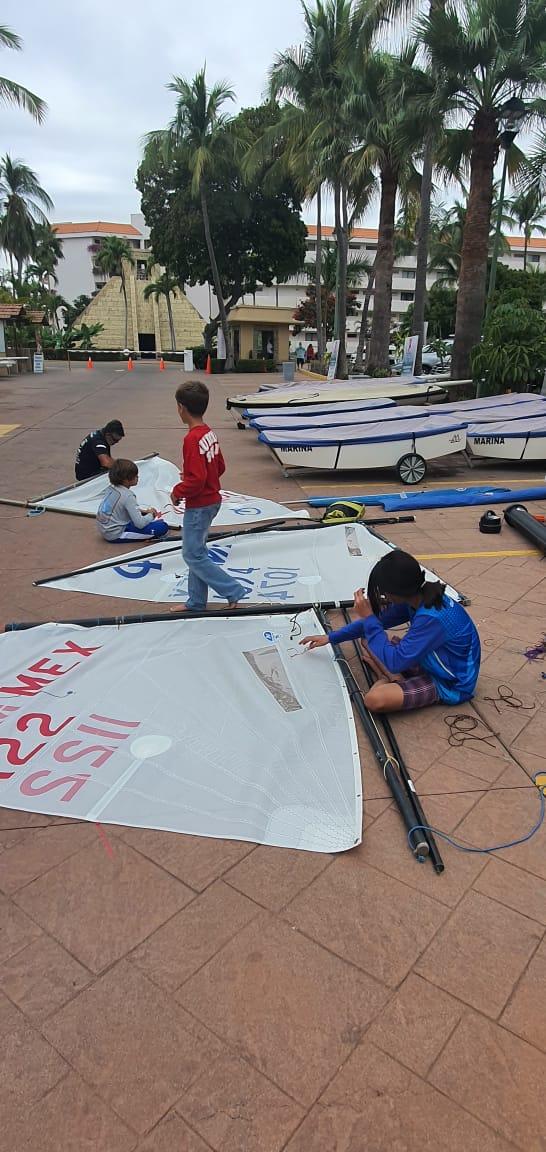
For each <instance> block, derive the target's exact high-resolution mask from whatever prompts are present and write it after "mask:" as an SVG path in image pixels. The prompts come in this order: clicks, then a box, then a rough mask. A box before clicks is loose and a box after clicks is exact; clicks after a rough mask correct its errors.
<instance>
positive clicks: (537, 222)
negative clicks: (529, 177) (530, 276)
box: [508, 184, 546, 272]
mask: <svg viewBox="0 0 546 1152" xmlns="http://www.w3.org/2000/svg"><path fill="white" fill-rule="evenodd" d="M508 210H509V212H510V215H511V216H512V219H513V220H514V221H515V222H516V224H517V225H518V227H519V228H522V229H523V238H524V239H523V271H524V272H526V271H527V251H528V248H529V241H530V239H531V236H532V234H533V232H538V233H539V235H540V236H546V228H544V226H543V225H542V224H541V220H544V217H545V216H546V206H545V204H544V201H543V199H542V196H541V194H540V189H539V188H538V187H537V185H536V184H531V186H530V187H528V188H527V189H526V190H525V191H523V192H519V193H518V195H517V196H514V197H513V198H512V200H510V201H509V204H508Z"/></svg>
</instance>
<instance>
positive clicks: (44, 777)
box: [0, 612, 362, 852]
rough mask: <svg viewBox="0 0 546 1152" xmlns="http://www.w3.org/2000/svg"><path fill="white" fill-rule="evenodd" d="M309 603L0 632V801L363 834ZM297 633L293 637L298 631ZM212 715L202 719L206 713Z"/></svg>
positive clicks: (350, 745)
mask: <svg viewBox="0 0 546 1152" xmlns="http://www.w3.org/2000/svg"><path fill="white" fill-rule="evenodd" d="M320 631H321V630H320V627H319V625H318V621H317V619H316V616H315V614H314V613H313V612H305V613H302V614H300V616H299V618H298V621H297V625H296V624H295V622H294V621H293V620H291V619H290V618H289V617H288V616H284V615H281V616H262V617H239V618H237V619H236V618H233V617H231V618H230V619H226V618H225V617H224V618H222V617H216V618H215V619H214V620H187V621H175V620H172V621H171V620H169V621H158V622H157V623H152V624H133V625H130V626H127V627H125V628H121V629H118V628H113V627H98V628H90V629H85V628H77V627H75V626H73V625H59V624H45V625H42V626H41V627H38V628H33V629H31V630H29V631H23V632H12V633H7V634H5V635H3V636H1V637H0V732H1V738H0V806H1V807H5V808H15V809H21V810H23V811H25V812H44V813H47V814H49V815H56V816H70V817H73V818H75V819H79V820H90V821H102V822H105V823H111V824H123V825H130V826H133V827H139V828H158V829H162V830H164V831H170V832H185V833H189V834H191V835H193V836H213V837H219V838H222V839H225V838H227V839H235V840H249V841H252V842H255V843H260V844H273V845H277V846H280V847H286V848H302V849H306V850H308V851H312V852H342V851H344V850H346V849H349V848H352V847H354V845H355V844H358V843H359V842H360V838H361V808H362V800H361V795H362V786H361V778H360V766H359V759H358V751H357V744H356V733H355V730H354V723H353V717H352V712H351V708H350V704H349V699H348V696H347V692H346V690H345V687H344V684H343V680H342V677H341V673H340V671H339V669H338V667H337V665H336V664H335V663H334V661H333V659H332V654H331V651H330V650H329V649H328V650H321V651H318V652H313V653H304V654H303V656H302V657H301V659H293V657H294V656H295V655H296V654H298V655H300V653H301V651H302V650H301V649H300V648H299V647H298V639H299V637H300V636H301V635H306V634H311V633H314V632H317V633H319V632H320ZM296 633H297V636H296ZM213 720H214V723H213V722H212V721H213Z"/></svg>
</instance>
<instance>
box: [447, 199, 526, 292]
mask: <svg viewBox="0 0 546 1152" xmlns="http://www.w3.org/2000/svg"><path fill="white" fill-rule="evenodd" d="M497 209H498V202H497V201H493V206H492V210H491V221H490V225H489V239H488V246H487V252H488V256H490V255H491V253H492V251H493V246H494V243H495V224H494V221H495V220H496V218H497ZM466 215H467V205H466V204H463V203H462V201H460V200H456V201H455V203H454V204H452V205H451V207H450V208H443V207H440V208H438V209H437V211H436V212H435V213H434V214H433V218H432V225H431V230H430V237H431V242H430V260H429V265H428V268H429V272H435V273H436V283H437V284H439V285H440V286H441V287H443V288H456V287H457V286H458V284H459V279H460V275H461V261H462V252H463V236H464V229H465V223H466ZM511 222H512V221H511V217H510V216H509V215H508V214H504V213H503V217H502V223H503V224H511ZM500 251H501V252H503V253H504V254H506V255H507V256H508V255H509V254H510V245H509V244H508V241H507V240H506V238H505V237H504V236H503V235H502V234H501V236H500Z"/></svg>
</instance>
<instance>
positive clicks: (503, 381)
mask: <svg viewBox="0 0 546 1152" xmlns="http://www.w3.org/2000/svg"><path fill="white" fill-rule="evenodd" d="M545 368H546V318H545V317H544V315H543V314H542V312H538V311H537V310H536V309H535V308H533V307H531V306H530V305H529V304H527V303H526V301H525V300H524V299H522V298H518V299H515V300H513V301H510V302H505V303H503V304H499V305H498V306H497V307H496V308H494V309H493V311H492V313H491V316H490V318H489V320H488V322H487V324H486V326H485V331H484V337H483V340H482V342H481V344H479V345H478V346H477V347H476V348H474V349H473V350H472V375H473V378H474V380H477V381H481V380H483V382H484V386H483V394H484V395H486V396H492V395H495V394H496V393H499V392H504V391H505V390H506V389H507V388H509V389H510V390H511V391H512V392H523V391H525V390H526V389H529V388H532V387H533V386H534V385H537V384H540V383H541V381H542V378H543V376H544V370H545Z"/></svg>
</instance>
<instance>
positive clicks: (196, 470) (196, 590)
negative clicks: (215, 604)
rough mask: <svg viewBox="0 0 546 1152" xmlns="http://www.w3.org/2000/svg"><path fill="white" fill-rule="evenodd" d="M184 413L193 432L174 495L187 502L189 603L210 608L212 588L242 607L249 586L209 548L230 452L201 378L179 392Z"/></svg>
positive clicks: (190, 607) (184, 543)
mask: <svg viewBox="0 0 546 1152" xmlns="http://www.w3.org/2000/svg"><path fill="white" fill-rule="evenodd" d="M175 399H176V406H177V408H178V415H179V417H180V419H181V421H182V423H183V424H186V426H187V428H188V431H187V433H186V435H185V437H184V441H183V446H182V476H181V480H180V483H179V484H175V486H174V488H173V490H172V493H171V500H172V502H173V504H174V505H178V504H180V503H181V501H182V500H184V501H185V509H184V519H183V522H182V555H183V557H184V560H185V562H186V564H187V565H188V570H189V571H188V599H187V601H186V604H185V605H184V608H185V609H186V610H188V611H192V612H202V611H204V610H205V609H206V607H207V597H208V590H209V587H210V588H213V589H214V591H215V592H216V593H217V594H218V596H221V597H224V598H225V599H226V600H227V602H228V607H229V608H236V607H237V604H238V602H239V600H241V599H242V598H243V596H244V595H245V588H244V587H243V585H242V584H239V582H238V580H235V579H234V577H233V576H230V575H229V573H227V572H225V571H224V569H223V568H222V567H221V565H220V564H215V563H214V561H213V560H211V558H210V556H209V554H208V552H207V537H208V533H209V528H210V526H211V524H212V521H213V520H214V517H215V516H217V514H218V512H219V511H220V505H221V503H222V498H221V495H220V476H222V475H223V473H224V472H225V469H226V466H225V463H224V457H223V456H222V453H221V451H220V445H219V443H218V440H217V438H216V435H215V433H214V432H213V431H212V429H211V428H209V426H208V424H205V422H204V420H203V416H204V414H205V412H206V410H207V407H208V403H209V390H208V388H207V386H206V384H202V383H201V382H200V381H199V380H192V381H189V382H188V383H187V384H182V385H181V386H180V388H177V390H176V393H175Z"/></svg>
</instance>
